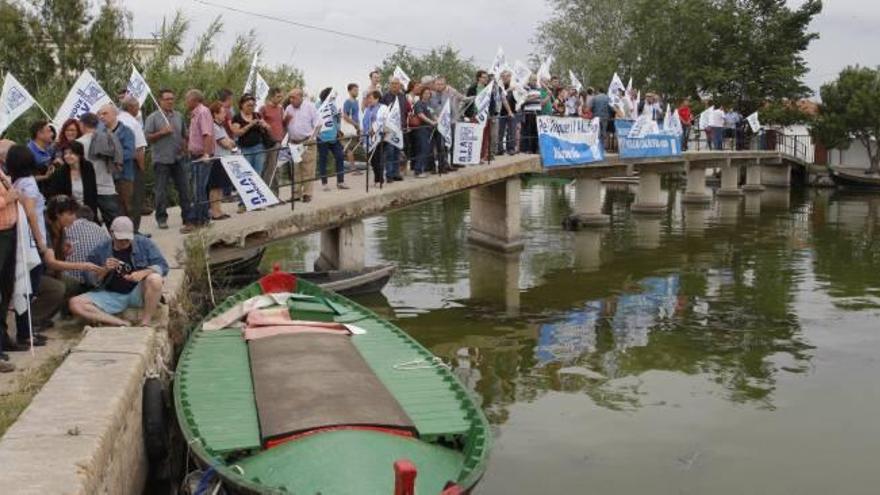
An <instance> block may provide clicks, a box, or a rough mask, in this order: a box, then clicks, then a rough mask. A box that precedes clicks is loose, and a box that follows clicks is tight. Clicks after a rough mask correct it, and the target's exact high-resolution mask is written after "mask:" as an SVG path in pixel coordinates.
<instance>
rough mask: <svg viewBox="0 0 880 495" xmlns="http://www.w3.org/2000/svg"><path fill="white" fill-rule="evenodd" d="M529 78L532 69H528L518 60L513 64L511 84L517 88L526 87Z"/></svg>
mask: <svg viewBox="0 0 880 495" xmlns="http://www.w3.org/2000/svg"><path fill="white" fill-rule="evenodd" d="M530 77H532V69H529V66H528V65H526V64H524V63H522V62H521V61H519V60H517V61H516V62H514V63H513V82H515V83H516V85H517V86H521V87H522V86H525V85H527V84H528V83H529V78H530Z"/></svg>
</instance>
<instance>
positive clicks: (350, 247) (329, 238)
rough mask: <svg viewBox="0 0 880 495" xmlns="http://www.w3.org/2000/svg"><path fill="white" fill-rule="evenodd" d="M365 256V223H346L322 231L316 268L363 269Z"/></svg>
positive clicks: (322, 269)
mask: <svg viewBox="0 0 880 495" xmlns="http://www.w3.org/2000/svg"><path fill="white" fill-rule="evenodd" d="M364 257H365V249H364V223H363V222H361V221H356V222H350V223H346V224H344V225H340V226H339V227H334V228H332V229H327V230H323V231H321V254H320V256H318V259H317V260H315V270H316V271H327V270H361V269H363V268H364Z"/></svg>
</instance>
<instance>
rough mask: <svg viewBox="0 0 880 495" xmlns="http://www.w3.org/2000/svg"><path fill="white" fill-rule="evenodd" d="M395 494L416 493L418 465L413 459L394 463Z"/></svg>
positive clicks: (406, 494) (409, 494) (414, 494)
mask: <svg viewBox="0 0 880 495" xmlns="http://www.w3.org/2000/svg"><path fill="white" fill-rule="evenodd" d="M394 495H416V465H415V464H413V463H412V462H411V461H408V460H406V459H401V460H399V461H396V462H395V463H394Z"/></svg>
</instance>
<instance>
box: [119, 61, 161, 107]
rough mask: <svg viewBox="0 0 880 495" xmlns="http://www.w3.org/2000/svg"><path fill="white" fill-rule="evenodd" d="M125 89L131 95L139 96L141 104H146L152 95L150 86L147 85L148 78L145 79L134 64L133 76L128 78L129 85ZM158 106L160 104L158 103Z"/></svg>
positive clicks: (138, 99)
mask: <svg viewBox="0 0 880 495" xmlns="http://www.w3.org/2000/svg"><path fill="white" fill-rule="evenodd" d="M125 90H126V91H127V92H128V95H129V96H133V97H135V98H137V101H138V104H140V106H144V102H145V101H147V97H148V96H150V86H149V85H147V80H146V79H144V76H142V75H141V73H140V72H138V70H137V67H135V66H134V65H132V66H131V77H129V78H128V86H126V88H125ZM156 106H159V104H158V103H156Z"/></svg>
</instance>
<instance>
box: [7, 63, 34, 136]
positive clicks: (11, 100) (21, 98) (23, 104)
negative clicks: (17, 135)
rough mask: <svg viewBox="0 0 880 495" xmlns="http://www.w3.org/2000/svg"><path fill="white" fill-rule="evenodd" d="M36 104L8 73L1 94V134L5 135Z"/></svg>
mask: <svg viewBox="0 0 880 495" xmlns="http://www.w3.org/2000/svg"><path fill="white" fill-rule="evenodd" d="M34 103H36V100H34V97H33V96H31V94H30V93H28V90H27V89H25V87H24V86H22V85H21V83H20V82H18V80H17V79H15V78H14V77H13V76H12V74H11V73H9V72H7V73H6V78H5V79H3V92H2V93H0V134H3V131H5V130H6V129H7V128H8V127H9V126H10V125H12V123H13V122H15V119H17V118H19V117H21V114H23V113H25V112H26V111H27V110H28V109H29V108H30V107H32V106H33V105H34Z"/></svg>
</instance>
